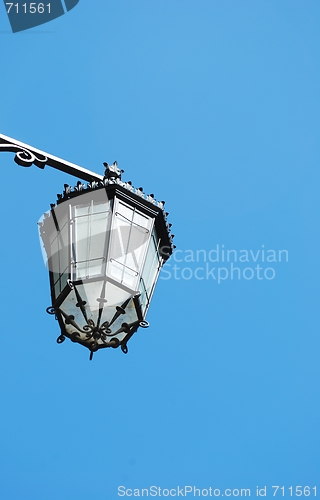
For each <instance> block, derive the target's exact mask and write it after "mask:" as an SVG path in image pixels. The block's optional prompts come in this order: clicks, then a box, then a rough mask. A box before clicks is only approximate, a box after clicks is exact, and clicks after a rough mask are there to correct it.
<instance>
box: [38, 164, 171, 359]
mask: <svg viewBox="0 0 320 500" xmlns="http://www.w3.org/2000/svg"><path fill="white" fill-rule="evenodd" d="M104 165H105V167H106V171H105V176H104V178H103V180H101V181H91V182H90V183H89V184H87V185H85V184H82V183H81V182H80V181H79V182H78V184H77V186H76V187H75V188H74V189H73V190H72V188H71V187H70V186H68V185H66V184H65V189H64V192H63V194H62V195H58V200H57V203H56V205H51V210H50V211H49V212H47V213H45V214H44V216H43V217H42V218H41V220H40V222H39V229H40V236H41V239H42V242H43V247H44V250H45V253H46V261H47V266H48V269H49V275H50V288H51V297H52V306H51V307H49V308H48V309H47V311H48V313H49V314H54V315H55V316H56V319H57V320H58V322H59V325H60V328H61V334H60V335H59V337H58V339H57V342H58V343H62V342H63V341H64V340H65V338H66V337H68V338H69V339H71V340H72V341H73V342H78V343H79V344H82V345H83V346H85V347H87V348H88V349H89V350H90V359H92V356H93V353H94V352H95V351H97V350H98V349H101V348H105V347H113V348H116V347H119V346H120V347H121V349H122V351H123V352H124V353H127V352H128V347H127V343H128V340H129V339H130V338H131V337H132V335H133V334H134V333H135V332H136V331H137V329H138V328H139V326H141V327H142V328H146V327H148V326H149V324H148V322H147V321H146V319H145V318H146V314H147V311H148V309H149V305H150V301H151V297H152V294H153V291H154V288H155V285H156V281H157V278H158V275H159V271H160V269H161V266H162V265H163V264H164V263H165V261H166V260H167V259H168V258H169V257H170V255H171V254H172V251H173V249H174V245H173V243H172V238H173V235H171V234H170V226H171V224H168V223H167V220H166V216H167V213H166V212H165V211H164V202H157V201H156V200H155V199H154V196H153V195H152V194H151V195H149V196H146V195H145V194H144V193H143V190H142V188H139V189H134V188H133V186H132V184H131V182H127V183H125V182H123V181H122V180H121V174H122V173H123V170H119V168H118V166H117V163H116V162H115V163H113V165H110V166H109V165H108V164H107V163H105V164H104Z"/></svg>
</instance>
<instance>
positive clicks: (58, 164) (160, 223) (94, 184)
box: [0, 134, 175, 359]
mask: <svg viewBox="0 0 320 500" xmlns="http://www.w3.org/2000/svg"><path fill="white" fill-rule="evenodd" d="M0 152H13V153H16V154H15V157H14V161H15V162H16V163H17V164H18V165H20V166H23V167H30V166H31V165H36V166H37V167H39V168H41V169H44V167H45V166H49V167H53V168H55V169H57V170H60V171H62V172H65V173H67V174H70V175H73V176H75V177H78V178H80V179H82V180H84V181H87V182H88V184H87V186H86V185H85V184H83V183H82V182H81V181H78V183H77V185H76V186H75V187H74V188H73V189H72V188H71V186H69V185H68V184H65V185H64V187H65V189H64V192H63V194H61V195H58V199H57V202H56V203H57V204H60V203H62V202H64V201H66V200H68V199H72V198H75V197H77V196H79V195H80V194H83V193H85V192H89V191H91V190H95V189H105V191H106V193H107V196H108V198H109V199H114V197H115V196H116V197H117V198H118V199H120V200H122V201H124V202H127V203H129V204H130V205H131V206H132V205H133V206H134V207H136V208H137V209H139V210H141V211H142V212H143V213H145V214H146V215H148V216H151V217H153V218H154V220H155V228H156V232H157V235H158V237H159V239H160V241H161V247H160V255H161V257H162V259H163V261H166V260H167V259H168V258H169V257H170V255H171V254H172V252H173V249H174V248H175V245H173V241H172V238H173V236H174V235H171V232H170V227H171V224H169V223H168V222H167V218H166V217H167V215H168V213H167V212H165V210H164V201H162V202H157V201H156V200H155V198H154V195H153V194H151V195H149V196H146V195H145V194H144V193H143V189H142V188H139V189H135V188H134V187H133V186H132V184H131V182H127V183H125V182H123V181H122V180H121V174H122V173H123V170H120V169H119V168H118V167H117V163H116V162H114V163H113V165H111V166H109V165H108V164H107V163H104V166H105V167H106V171H105V175H104V176H102V175H99V174H96V173H95V172H91V171H90V170H87V169H85V168H83V167H80V166H79V165H76V164H74V163H70V162H68V161H66V160H62V159H61V158H58V157H56V156H53V155H50V154H48V153H45V152H44V151H41V150H39V149H36V148H34V147H32V146H29V145H28V144H25V143H23V142H20V141H17V140H15V139H12V138H11V137H8V136H6V135H3V134H0ZM54 207H55V205H51V214H52V216H53V218H54ZM49 275H50V289H51V296H52V299H54V300H53V304H52V306H50V307H48V308H47V312H48V313H49V314H54V315H55V316H56V319H57V320H58V322H59V325H60V328H61V335H59V337H58V339H57V342H58V343H62V342H63V341H64V340H65V337H68V338H69V339H70V340H71V341H73V342H78V343H80V344H81V345H84V346H85V347H87V348H89V350H90V359H92V356H93V353H94V352H95V351H97V350H98V349H101V348H105V347H112V348H117V347H119V346H121V349H122V351H123V352H124V353H127V352H128V348H127V342H128V340H129V339H130V338H131V337H132V335H133V334H134V333H135V332H136V331H137V329H138V328H139V326H141V327H143V328H147V327H148V326H149V324H148V322H147V321H145V320H144V317H143V313H142V309H141V304H140V301H139V295H138V294H136V295H134V296H133V297H132V300H133V302H134V306H135V309H136V313H137V317H138V320H137V321H135V322H134V323H132V324H127V323H123V324H122V326H121V329H120V330H118V331H117V332H115V333H113V334H112V335H108V330H109V332H111V330H110V329H109V326H111V324H112V323H113V321H115V319H114V318H115V317H116V318H118V317H119V316H120V315H121V314H124V309H125V307H126V305H125V304H123V306H124V307H122V306H121V307H119V306H118V307H117V308H116V309H117V312H116V313H115V316H114V318H113V319H112V321H111V322H110V324H107V325H99V324H98V325H94V324H93V322H92V320H91V324H88V325H86V326H85V327H83V330H84V332H87V334H88V339H89V338H90V339H92V338H95V337H94V335H95V333H96V335H99V339H102V340H103V344H97V343H96V342H91V343H89V342H86V341H83V340H82V339H81V338H80V337H79V336H78V335H77V333H76V332H75V333H74V334H69V333H68V332H67V331H66V328H65V324H64V322H63V319H62V316H64V318H65V321H66V322H67V321H68V323H69V324H72V325H73V326H74V327H75V329H76V330H77V329H78V331H82V332H83V330H81V329H80V327H79V326H78V325H77V324H76V323H75V322H74V317H73V316H69V317H66V315H65V313H64V312H63V311H62V310H61V309H60V307H59V306H60V305H61V304H62V302H63V300H64V299H65V298H66V297H67V295H68V294H69V293H70V289H71V288H73V287H75V286H77V285H79V284H82V283H84V281H85V282H89V281H91V280H78V281H75V282H72V281H71V276H70V274H69V279H68V281H67V286H66V287H65V288H64V290H62V292H61V293H60V294H59V297H58V298H56V296H55V289H54V278H53V272H51V271H49ZM103 279H105V278H101V280H103ZM92 281H97V279H92ZM108 281H110V282H112V281H113V280H111V279H110V278H108ZM115 284H117V286H119V283H115ZM80 299H81V298H80ZM130 300H131V299H130ZM78 302H79V303H80V307H81V300H79V301H78ZM122 311H123V312H122ZM84 316H85V313H84ZM89 321H90V320H89ZM89 321H88V323H89ZM98 323H99V321H98ZM120 331H124V332H126V336H125V337H124V338H123V340H122V341H121V342H120V341H119V339H117V338H111V340H110V341H107V340H106V338H107V337H108V336H111V337H112V336H114V335H116V334H117V333H120ZM84 332H83V333H84ZM89 336H90V337H89ZM97 338H98V337H97Z"/></svg>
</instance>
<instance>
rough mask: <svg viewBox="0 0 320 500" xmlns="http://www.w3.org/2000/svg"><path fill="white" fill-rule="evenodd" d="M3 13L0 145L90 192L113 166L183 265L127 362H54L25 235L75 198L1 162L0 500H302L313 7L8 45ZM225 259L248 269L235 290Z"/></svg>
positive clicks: (177, 19)
mask: <svg viewBox="0 0 320 500" xmlns="http://www.w3.org/2000/svg"><path fill="white" fill-rule="evenodd" d="M0 7H1V8H0V43H1V79H0V89H1V111H0V132H1V133H3V134H6V135H9V136H11V137H15V138H16V139H18V140H20V141H23V142H26V143H28V144H32V145H34V146H35V147H37V148H39V149H43V150H44V151H48V152H50V153H52V154H54V155H56V156H60V157H62V158H65V159H67V160H69V161H72V162H74V163H78V164H80V165H82V166H84V167H86V168H88V169H90V170H95V171H96V172H99V173H103V166H102V162H104V161H107V162H109V163H110V162H113V161H114V160H117V161H118V163H119V166H120V168H122V169H124V170H125V173H124V175H123V178H124V179H125V180H132V182H133V184H134V185H135V186H143V187H144V190H145V191H146V192H147V193H150V192H152V193H155V196H156V198H157V199H159V200H162V199H164V200H166V207H167V210H168V212H170V215H169V219H170V221H171V222H172V224H173V227H172V229H173V233H174V234H175V235H176V237H175V243H176V245H177V249H179V250H181V252H180V253H177V254H176V257H177V259H178V260H181V259H182V262H177V261H175V260H174V259H172V260H171V262H170V266H167V268H166V273H165V272H164V273H163V275H162V279H160V281H159V283H158V286H157V289H156V293H155V295H154V299H153V303H152V305H151V308H150V312H149V315H148V321H149V322H150V324H151V326H150V328H149V329H148V330H142V329H141V330H140V331H139V332H138V333H137V334H136V335H135V336H134V337H133V338H132V339H131V341H130V343H129V345H128V347H129V353H128V354H127V355H124V354H123V353H122V352H121V351H120V350H111V349H110V350H103V351H100V352H98V353H97V354H96V355H95V357H94V360H93V361H92V362H89V361H88V351H87V350H86V349H84V348H83V347H81V346H78V345H74V344H72V343H71V342H69V341H66V342H65V343H64V344H63V345H61V346H60V345H58V344H56V342H55V340H56V337H57V336H58V335H59V331H58V329H57V328H58V326H57V323H56V322H55V321H54V320H53V318H52V317H51V316H49V315H47V314H46V312H45V308H46V307H47V306H48V305H50V295H49V283H48V276H47V272H46V269H45V267H44V265H43V262H42V257H41V251H40V245H39V241H38V235H37V221H38V219H39V217H40V216H41V215H42V213H43V212H44V211H46V210H47V209H48V208H49V205H50V203H53V202H54V201H55V199H56V194H57V193H59V192H61V191H62V190H63V184H64V183H66V182H69V183H75V182H76V179H74V180H73V179H72V178H70V177H68V176H66V175H64V174H63V173H61V172H57V171H54V170H52V169H50V168H46V169H45V170H44V171H41V170H40V169H37V168H36V167H32V168H30V169H24V168H21V167H18V166H17V165H16V164H15V163H13V155H12V154H11V153H6V154H1V157H0V162H1V173H2V191H1V206H2V209H1V229H2V239H1V241H2V244H1V262H2V272H1V290H2V292H1V311H2V315H1V332H2V342H1V348H0V391H1V408H2V410H1V413H0V422H1V433H0V454H1V459H0V460H1V461H0V496H1V498H3V499H4V500H71V499H75V500H105V499H108V500H109V499H110V500H116V499H117V498H120V497H119V496H118V495H117V488H118V486H120V485H123V486H125V487H126V488H149V487H150V486H153V485H155V486H158V487H161V488H176V487H177V486H178V485H180V486H184V485H192V486H196V487H198V488H209V487H212V488H220V489H221V492H224V489H225V488H231V489H232V488H239V489H240V488H251V490H252V493H251V496H254V494H255V489H256V487H257V486H259V488H262V487H263V486H267V488H268V494H267V497H268V498H271V497H272V488H271V486H272V485H279V486H285V487H286V488H287V487H289V486H293V487H295V486H297V485H302V486H307V485H309V486H310V487H314V486H318V495H320V473H319V471H320V460H319V450H320V439H319V416H320V415H319V409H320V405H319V380H320V377H319V371H320V363H319V347H320V341H319V320H320V318H319V282H320V280H319V278H320V271H319V269H320V268H319V254H320V238H319V218H320V206H319V205H320V204H319V187H320V186H319V184H320V172H319V131H320V130H319V129H320V127H319V117H320V109H319V103H320V102H319V83H320V82H319V76H320V71H319V52H320V20H319V15H320V5H319V2H318V1H316V0H300V1H296V0H290V1H289V0H254V1H250V0H241V1H239V0H237V1H235V0H197V1H195V0H193V1H191V0H152V1H150V0H144V1H142V0H132V1H129V0H126V1H124V0H117V1H113V2H111V1H109V0H108V1H107V0H94V1H92V0H80V2H79V4H78V5H77V6H76V7H75V8H74V9H73V10H71V11H70V12H69V13H68V14H66V15H64V16H62V17H60V18H58V19H56V20H55V21H52V22H51V23H48V24H45V25H43V26H40V27H38V28H34V29H32V30H29V31H26V32H23V33H17V34H12V33H11V32H10V25H9V22H8V19H7V16H6V13H5V8H4V6H1V5H0ZM217 245H219V247H218V248H219V250H220V256H219V258H220V261H219V262H210V260H209V257H211V260H214V257H215V256H216V254H215V253H214V252H211V254H210V250H216V249H217ZM222 245H224V247H222ZM222 248H224V249H225V251H226V250H228V249H229V250H230V249H233V250H235V251H236V252H234V253H233V255H235V253H237V256H238V258H239V256H240V255H244V254H241V253H240V251H241V250H247V251H248V253H249V257H248V258H249V261H248V262H237V263H234V265H237V266H238V267H239V269H240V271H239V272H240V273H241V276H240V279H238V272H237V274H235V276H234V279H231V276H230V273H231V264H232V263H231V262H230V261H229V262H222V253H221V250H222ZM263 249H264V250H265V257H266V256H267V255H268V256H269V258H270V256H271V255H273V256H274V255H276V257H275V259H276V260H277V261H272V259H270V260H271V261H270V260H269V261H266V258H265V261H264V262H263V261H262V255H263V254H262V250H263ZM270 249H271V250H274V251H275V252H276V253H275V254H272V253H269V254H267V250H270ZM187 250H190V251H192V252H194V254H195V253H196V252H197V250H203V251H204V252H202V253H201V255H202V257H203V256H204V254H206V257H207V262H204V259H203V258H202V259H200V260H199V262H186V261H185V260H186V259H187V258H188V256H189V258H190V256H191V255H192V254H191V252H187ZM250 250H251V251H252V255H251V254H250ZM258 250H260V253H259V254H258V255H257V252H258ZM279 250H286V251H287V254H282V255H287V256H288V259H286V258H283V259H282V261H281V262H278V260H279V259H278V251H279ZM253 257H254V258H257V261H256V262H254V260H253ZM174 265H176V266H177V268H179V269H178V270H176V271H175V272H176V278H180V279H175V277H174V274H173V273H174V270H173V266H174ZM257 265H259V266H260V267H261V268H263V271H261V272H262V276H263V278H262V279H258V277H257V276H256V275H255V276H254V277H253V278H252V279H245V278H244V276H243V273H247V274H246V276H247V277H250V275H251V271H250V270H249V271H245V269H246V268H249V269H255V268H256V266H257ZM206 266H207V268H206ZM213 267H215V271H213V272H212V273H211V274H210V272H211V271H212V268H213ZM219 267H220V268H222V267H224V268H225V269H226V271H221V270H220V274H221V277H223V276H226V274H227V272H228V277H227V278H226V279H224V280H221V282H220V284H218V279H217V276H216V278H215V279H214V278H213V276H212V274H214V273H217V272H218V271H217V270H218V268H219ZM268 267H269V268H271V269H273V271H270V270H269V271H267V276H268V277H269V278H271V277H272V276H273V274H274V273H275V274H274V276H273V279H268V278H266V277H264V274H263V273H264V271H265V269H266V268H268ZM186 268H188V269H189V270H185V269H186ZM197 269H198V271H196V270H197ZM199 269H200V270H199ZM254 272H255V273H256V271H254ZM179 273H180V274H179ZM182 273H183V276H184V278H190V279H183V277H182ZM268 273H269V274H268ZM206 274H207V275H206ZM196 275H197V276H198V277H200V278H201V277H203V278H204V279H196ZM169 276H170V279H165V278H168V277H169ZM288 494H289V490H286V496H288ZM280 497H281V496H280V493H278V495H277V497H276V498H280ZM123 498H125V497H123ZM126 498H128V497H126ZM189 498H193V497H191V496H190V495H189Z"/></svg>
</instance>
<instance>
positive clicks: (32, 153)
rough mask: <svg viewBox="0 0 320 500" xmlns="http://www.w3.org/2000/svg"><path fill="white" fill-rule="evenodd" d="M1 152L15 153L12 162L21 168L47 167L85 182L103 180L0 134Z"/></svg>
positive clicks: (94, 174)
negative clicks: (32, 166)
mask: <svg viewBox="0 0 320 500" xmlns="http://www.w3.org/2000/svg"><path fill="white" fill-rule="evenodd" d="M1 152H11V153H16V155H15V157H14V161H15V162H16V163H17V164H18V165H20V166H21V167H31V165H36V166H37V167H39V168H44V167H45V166H46V165H47V166H48V167H53V168H55V169H57V170H61V171H62V172H65V173H66V174H70V175H73V176H75V177H77V178H79V179H83V180H84V181H87V182H92V181H102V180H103V175H99V174H96V173H95V172H91V171H90V170H87V169H85V168H83V167H80V166H79V165H76V164H75V163H70V162H69V161H66V160H62V159H61V158H58V157H57V156H53V155H50V154H48V153H45V152H44V151H41V150H40V149H36V148H34V147H32V146H29V145H28V144H24V143H23V142H20V141H16V140H15V139H12V138H11V137H8V136H6V135H3V134H0V153H1Z"/></svg>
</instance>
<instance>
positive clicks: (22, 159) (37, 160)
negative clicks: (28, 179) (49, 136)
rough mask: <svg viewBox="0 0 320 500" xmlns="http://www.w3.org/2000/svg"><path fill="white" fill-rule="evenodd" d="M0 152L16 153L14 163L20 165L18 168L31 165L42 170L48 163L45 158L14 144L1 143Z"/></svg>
mask: <svg viewBox="0 0 320 500" xmlns="http://www.w3.org/2000/svg"><path fill="white" fill-rule="evenodd" d="M0 151H4V152H10V153H16V155H15V157H14V161H15V162H16V163H17V164H18V165H20V167H31V165H36V166H37V167H39V168H44V167H45V165H46V163H47V161H48V158H47V157H46V156H44V155H41V154H39V153H36V152H35V151H30V150H29V149H26V148H22V147H21V146H19V145H18V144H14V143H5V142H1V143H0Z"/></svg>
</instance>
